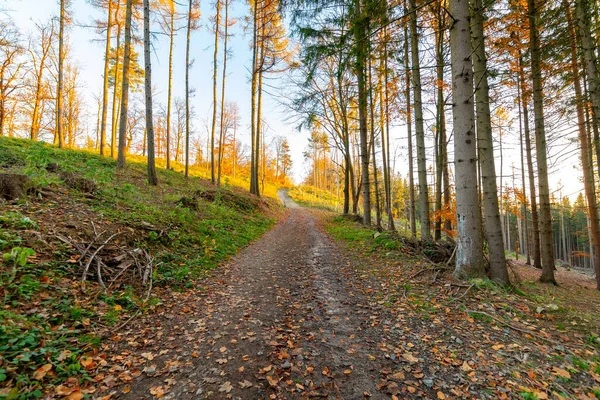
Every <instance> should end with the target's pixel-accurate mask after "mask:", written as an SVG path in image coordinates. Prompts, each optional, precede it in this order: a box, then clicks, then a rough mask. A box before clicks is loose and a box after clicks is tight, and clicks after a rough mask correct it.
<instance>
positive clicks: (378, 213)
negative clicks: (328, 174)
mask: <svg viewBox="0 0 600 400" xmlns="http://www.w3.org/2000/svg"><path fill="white" fill-rule="evenodd" d="M367 31H368V29H367ZM371 52H372V50H371V46H370V45H369V53H371ZM368 64H369V65H368V66H369V71H368V72H369V108H370V109H369V111H370V114H371V115H370V121H369V122H370V124H369V128H370V131H371V132H370V136H371V156H372V157H373V190H374V191H375V217H376V223H375V227H376V229H377V230H378V231H381V229H382V228H381V207H380V199H379V181H378V178H377V157H376V154H375V150H376V146H375V101H374V100H373V70H372V57H369V60H368ZM380 101H381V99H380Z"/></svg>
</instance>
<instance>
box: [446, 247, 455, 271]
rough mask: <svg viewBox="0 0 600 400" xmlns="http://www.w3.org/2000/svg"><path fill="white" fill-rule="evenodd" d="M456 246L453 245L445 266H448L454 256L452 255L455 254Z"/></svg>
mask: <svg viewBox="0 0 600 400" xmlns="http://www.w3.org/2000/svg"><path fill="white" fill-rule="evenodd" d="M457 248H458V246H454V250H452V255H451V256H450V258H449V259H448V261H446V266H448V267H449V266H450V263H451V262H452V259H453V258H454V256H455V255H456V249H457Z"/></svg>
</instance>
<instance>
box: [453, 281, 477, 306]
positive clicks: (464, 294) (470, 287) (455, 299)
mask: <svg viewBox="0 0 600 400" xmlns="http://www.w3.org/2000/svg"><path fill="white" fill-rule="evenodd" d="M473 286H475V284H472V285H471V286H469V287H468V288H467V290H465V292H464V293H463V294H462V295H461V296H460V297H455V298H453V299H452V300H450V301H449V302H448V304H450V303H452V302H455V301H458V300H460V299H462V298H463V297H465V296H466V295H467V293H469V290H471V289H472V288H473ZM459 290H460V289H459Z"/></svg>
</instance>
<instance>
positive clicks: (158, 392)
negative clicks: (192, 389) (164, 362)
mask: <svg viewBox="0 0 600 400" xmlns="http://www.w3.org/2000/svg"><path fill="white" fill-rule="evenodd" d="M166 393H167V392H166V390H165V388H163V387H162V386H153V387H151V388H150V394H151V395H153V396H154V397H156V398H157V399H160V398H161V397H163V396H164V395H165V394H166Z"/></svg>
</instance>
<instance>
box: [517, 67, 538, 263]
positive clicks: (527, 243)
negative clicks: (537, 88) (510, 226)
mask: <svg viewBox="0 0 600 400" xmlns="http://www.w3.org/2000/svg"><path fill="white" fill-rule="evenodd" d="M519 73H522V70H521V63H520V61H519ZM517 79H519V78H517ZM517 92H518V94H519V147H520V150H521V180H522V182H523V202H522V204H521V209H522V211H521V212H522V213H523V220H524V222H525V241H524V242H525V253H526V254H527V265H531V242H530V241H529V228H528V224H527V195H526V193H527V191H526V188H525V157H524V153H525V152H524V149H523V118H522V114H521V104H522V101H521V99H522V97H523V91H522V90H521V83H520V81H518V82H517ZM525 123H527V122H525ZM529 155H531V151H530V152H529ZM529 170H531V169H529ZM530 177H531V178H533V176H531V175H530ZM534 201H535V199H534Z"/></svg>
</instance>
